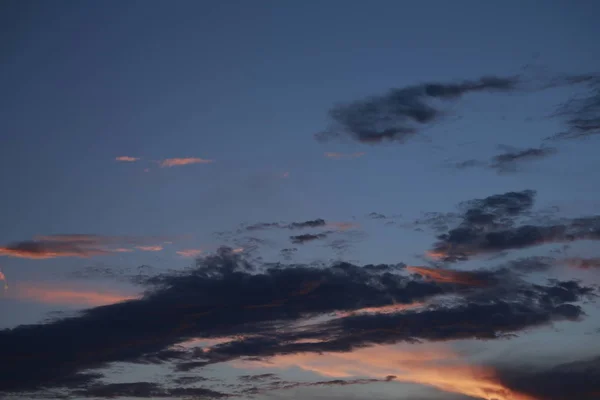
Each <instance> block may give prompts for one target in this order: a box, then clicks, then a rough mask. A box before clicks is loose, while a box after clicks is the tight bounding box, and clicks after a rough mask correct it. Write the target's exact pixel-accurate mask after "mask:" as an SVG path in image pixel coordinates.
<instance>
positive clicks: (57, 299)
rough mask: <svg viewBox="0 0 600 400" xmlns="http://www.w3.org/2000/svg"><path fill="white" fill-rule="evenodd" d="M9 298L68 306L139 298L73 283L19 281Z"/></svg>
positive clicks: (112, 302)
mask: <svg viewBox="0 0 600 400" xmlns="http://www.w3.org/2000/svg"><path fill="white" fill-rule="evenodd" d="M8 297H9V298H13V299H17V300H26V301H35V302H39V303H44V304H54V305H66V306H84V307H93V306H102V305H106V304H114V303H118V302H122V301H126V300H131V299H135V298H138V297H139V296H134V295H130V294H124V293H121V292H117V291H114V290H97V289H96V290H94V289H84V288H77V287H74V286H73V285H71V287H70V286H68V285H59V284H48V283H42V282H38V283H32V282H19V283H18V284H16V285H14V287H13V288H12V289H11V291H10V293H9V296H8Z"/></svg>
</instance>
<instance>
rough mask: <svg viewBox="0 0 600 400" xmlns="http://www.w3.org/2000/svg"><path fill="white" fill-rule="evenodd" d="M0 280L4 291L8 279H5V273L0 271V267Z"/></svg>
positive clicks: (6, 287)
mask: <svg viewBox="0 0 600 400" xmlns="http://www.w3.org/2000/svg"><path fill="white" fill-rule="evenodd" d="M0 281H2V282H4V285H3V288H4V290H5V291H6V290H7V289H8V280H7V279H6V275H4V272H2V270H1V269H0Z"/></svg>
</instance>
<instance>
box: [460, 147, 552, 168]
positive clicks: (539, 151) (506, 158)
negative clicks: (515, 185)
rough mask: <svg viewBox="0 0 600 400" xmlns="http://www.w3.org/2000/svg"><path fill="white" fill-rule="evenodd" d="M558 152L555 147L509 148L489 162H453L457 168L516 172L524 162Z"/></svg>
mask: <svg viewBox="0 0 600 400" xmlns="http://www.w3.org/2000/svg"><path fill="white" fill-rule="evenodd" d="M556 153H557V149H556V148H554V147H530V148H527V149H507V150H506V151H505V152H504V153H501V154H498V155H495V156H494V157H492V159H491V160H490V161H489V162H485V161H480V160H466V161H461V162H458V163H455V164H453V166H454V167H455V168H458V169H467V168H478V167H483V168H489V169H493V170H495V171H496V172H498V173H514V172H517V171H518V168H519V166H520V165H521V164H523V163H529V162H532V161H537V160H541V159H543V158H547V157H550V156H552V155H554V154H556Z"/></svg>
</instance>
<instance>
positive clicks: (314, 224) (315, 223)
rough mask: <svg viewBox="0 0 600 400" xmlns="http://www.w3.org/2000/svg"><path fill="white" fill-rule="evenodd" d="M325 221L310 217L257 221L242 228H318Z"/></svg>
mask: <svg viewBox="0 0 600 400" xmlns="http://www.w3.org/2000/svg"><path fill="white" fill-rule="evenodd" d="M326 225H327V222H326V221H325V220H324V219H322V218H317V219H311V220H307V221H301V222H290V223H282V222H259V223H257V224H252V225H247V226H245V227H244V228H243V229H245V230H247V231H258V230H264V229H273V228H275V229H306V228H319V227H323V226H326Z"/></svg>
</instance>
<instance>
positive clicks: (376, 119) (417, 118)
mask: <svg viewBox="0 0 600 400" xmlns="http://www.w3.org/2000/svg"><path fill="white" fill-rule="evenodd" d="M517 84H518V80H517V79H516V78H513V77H507V78H502V77H493V76H491V77H482V78H479V79H477V80H473V81H463V82H458V83H422V84H420V85H415V86H408V87H404V88H398V89H392V90H390V91H389V92H388V93H386V94H384V95H379V96H373V97H370V98H368V99H365V100H360V101H355V102H352V103H347V104H341V105H338V106H335V107H333V108H332V109H331V110H330V111H329V116H330V118H331V119H332V121H333V125H332V127H331V128H330V129H328V130H326V131H325V132H322V133H320V134H317V138H319V139H322V140H323V139H327V138H330V137H335V136H349V137H351V138H353V139H355V140H357V141H359V142H363V143H378V142H382V141H385V140H388V141H398V142H403V141H405V140H406V139H408V138H410V137H411V136H413V135H415V134H417V133H418V132H419V130H420V129H422V128H423V127H425V126H428V125H430V124H432V123H434V122H436V121H438V120H439V119H441V118H442V117H443V116H444V112H443V111H442V110H441V109H440V108H438V105H437V104H435V103H434V102H433V101H432V100H444V101H451V100H457V99H459V98H460V97H461V96H463V95H465V94H468V93H474V92H491V91H504V92H507V91H511V90H515V88H516V87H517Z"/></svg>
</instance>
